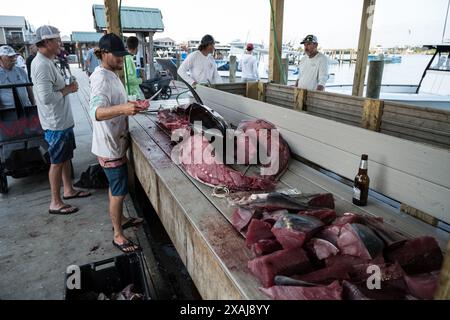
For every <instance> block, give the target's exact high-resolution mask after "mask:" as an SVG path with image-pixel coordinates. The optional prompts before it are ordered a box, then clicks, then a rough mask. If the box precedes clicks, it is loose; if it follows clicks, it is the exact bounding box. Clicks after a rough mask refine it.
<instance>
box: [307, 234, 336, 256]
mask: <svg viewBox="0 0 450 320" xmlns="http://www.w3.org/2000/svg"><path fill="white" fill-rule="evenodd" d="M309 245H310V247H311V250H312V252H313V253H314V254H315V256H316V257H317V259H319V260H324V259H327V258H329V257H332V256H335V255H337V254H338V253H339V249H338V248H336V246H335V245H334V244H332V243H331V242H329V241H327V240H323V239H317V238H315V239H312V240H311V242H310V243H309Z"/></svg>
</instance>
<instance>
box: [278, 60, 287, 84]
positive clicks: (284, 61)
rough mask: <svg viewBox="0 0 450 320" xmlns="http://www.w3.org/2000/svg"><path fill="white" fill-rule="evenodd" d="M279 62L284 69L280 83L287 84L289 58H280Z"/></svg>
mask: <svg viewBox="0 0 450 320" xmlns="http://www.w3.org/2000/svg"><path fill="white" fill-rule="evenodd" d="M281 64H282V65H283V68H284V70H285V72H284V74H283V76H282V79H281V81H280V84H284V85H287V84H288V81H289V59H286V58H284V59H281Z"/></svg>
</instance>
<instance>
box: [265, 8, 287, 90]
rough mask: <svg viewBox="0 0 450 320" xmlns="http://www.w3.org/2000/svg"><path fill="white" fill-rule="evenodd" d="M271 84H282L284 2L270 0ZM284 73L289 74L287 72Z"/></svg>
mask: <svg viewBox="0 0 450 320" xmlns="http://www.w3.org/2000/svg"><path fill="white" fill-rule="evenodd" d="M270 2H271V8H270V48H269V82H274V83H281V78H282V75H281V74H282V72H283V71H282V70H283V69H284V67H283V65H282V63H281V61H280V60H281V53H282V43H283V16H284V0H270ZM284 72H287V70H285V71H284Z"/></svg>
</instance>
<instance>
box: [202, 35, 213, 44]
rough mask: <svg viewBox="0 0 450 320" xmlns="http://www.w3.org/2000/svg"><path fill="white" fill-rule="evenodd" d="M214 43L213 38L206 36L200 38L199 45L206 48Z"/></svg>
mask: <svg viewBox="0 0 450 320" xmlns="http://www.w3.org/2000/svg"><path fill="white" fill-rule="evenodd" d="M215 43H216V41H215V40H214V38H213V36H212V35H209V34H207V35H205V36H204V37H203V38H202V41H201V43H200V44H201V45H203V46H208V45H210V44H215Z"/></svg>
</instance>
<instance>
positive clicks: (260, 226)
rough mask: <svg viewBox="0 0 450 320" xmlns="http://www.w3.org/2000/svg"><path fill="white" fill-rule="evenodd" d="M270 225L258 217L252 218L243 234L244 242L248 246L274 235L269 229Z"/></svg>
mask: <svg viewBox="0 0 450 320" xmlns="http://www.w3.org/2000/svg"><path fill="white" fill-rule="evenodd" d="M271 228H272V226H271V225H270V224H269V223H267V222H264V221H261V220H258V219H252V221H251V222H250V224H249V226H248V230H247V233H246V234H245V236H246V239H245V244H246V245H247V247H248V248H250V247H251V246H252V245H253V244H255V243H257V242H258V241H259V240H264V239H272V238H274V235H273V233H272V231H270V229H271Z"/></svg>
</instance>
